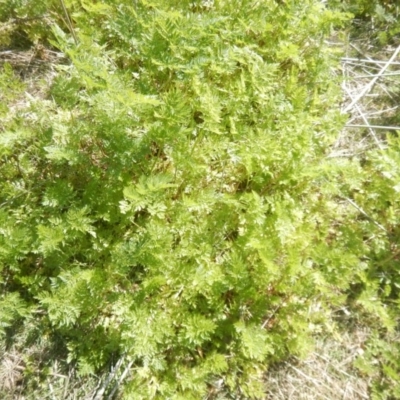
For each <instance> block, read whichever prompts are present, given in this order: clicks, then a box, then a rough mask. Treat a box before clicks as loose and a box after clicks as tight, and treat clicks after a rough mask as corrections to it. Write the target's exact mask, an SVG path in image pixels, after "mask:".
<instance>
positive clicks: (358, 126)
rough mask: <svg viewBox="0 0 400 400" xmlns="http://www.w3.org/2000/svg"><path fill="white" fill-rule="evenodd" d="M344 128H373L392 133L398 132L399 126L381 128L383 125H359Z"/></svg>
mask: <svg viewBox="0 0 400 400" xmlns="http://www.w3.org/2000/svg"><path fill="white" fill-rule="evenodd" d="M345 127H346V128H374V129H388V130H392V131H399V130H400V126H383V125H359V124H354V125H353V124H347V125H346V126H345Z"/></svg>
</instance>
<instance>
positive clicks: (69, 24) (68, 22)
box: [60, 0, 78, 45]
mask: <svg viewBox="0 0 400 400" xmlns="http://www.w3.org/2000/svg"><path fill="white" fill-rule="evenodd" d="M60 3H61V6H62V8H63V10H64V14H65V18H67V25H68V28H69V30H70V31H71V34H72V36H73V38H74V42H75V45H77V44H78V39H77V37H76V35H75V30H74V27H73V26H72V21H71V18H70V17H69V14H68V11H67V7H65V4H64V0H60Z"/></svg>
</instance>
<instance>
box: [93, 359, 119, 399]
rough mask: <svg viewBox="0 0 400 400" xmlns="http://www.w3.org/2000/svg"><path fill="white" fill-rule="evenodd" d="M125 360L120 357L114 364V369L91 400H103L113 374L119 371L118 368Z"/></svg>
mask: <svg viewBox="0 0 400 400" xmlns="http://www.w3.org/2000/svg"><path fill="white" fill-rule="evenodd" d="M124 359H125V356H123V357H121V358H120V359H119V360H118V362H117V363H116V364H115V367H114V368H113V369H112V370H111V372H110V374H109V375H108V377H107V379H106V381H105V382H104V384H103V385H102V386H101V388H100V389H99V390H98V391H97V392H96V393H95V396H94V397H93V400H101V399H102V398H103V395H104V392H105V391H106V389H107V386H108V385H109V384H110V382H111V381H112V380H113V379H114V376H115V374H116V373H117V371H118V370H119V367H120V366H121V364H122V363H123V361H124Z"/></svg>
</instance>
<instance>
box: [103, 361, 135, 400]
mask: <svg viewBox="0 0 400 400" xmlns="http://www.w3.org/2000/svg"><path fill="white" fill-rule="evenodd" d="M132 364H133V361H131V362H130V363H129V364H128V366H127V367H126V368H125V369H124V372H122V374H121V376H120V378H119V379H118V382H117V383H116V384H115V385H114V387H113V390H112V391H111V393H110V395H109V396H108V398H107V400H112V398H113V396H114V394H115V392H116V391H117V389H118V387H119V386H120V385H121V383H122V382H123V380H124V379H125V377H126V375H127V374H128V372H129V370H130V369H131V367H132Z"/></svg>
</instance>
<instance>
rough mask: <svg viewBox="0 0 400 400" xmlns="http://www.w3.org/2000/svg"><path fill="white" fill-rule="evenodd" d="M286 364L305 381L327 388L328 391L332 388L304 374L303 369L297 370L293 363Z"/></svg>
mask: <svg viewBox="0 0 400 400" xmlns="http://www.w3.org/2000/svg"><path fill="white" fill-rule="evenodd" d="M288 366H289V367H290V368H291V369H293V370H294V371H295V372H297V374H298V375H300V376H302V377H303V378H305V379H306V380H307V381H309V382H312V383H313V384H314V386H317V387H318V386H322V387H324V388H326V389H328V390H329V391H331V390H332V388H330V387H329V386H327V385H325V384H324V383H323V382H321V381H319V380H317V379H315V378H313V377H311V376H308V375H306V374H305V373H304V372H303V371H301V370H299V369H298V368H296V367H294V366H293V365H290V364H288ZM324 398H326V399H327V397H325V396H324Z"/></svg>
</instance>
